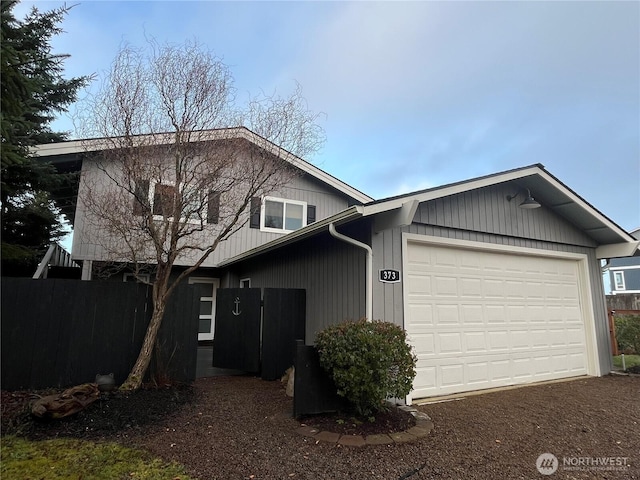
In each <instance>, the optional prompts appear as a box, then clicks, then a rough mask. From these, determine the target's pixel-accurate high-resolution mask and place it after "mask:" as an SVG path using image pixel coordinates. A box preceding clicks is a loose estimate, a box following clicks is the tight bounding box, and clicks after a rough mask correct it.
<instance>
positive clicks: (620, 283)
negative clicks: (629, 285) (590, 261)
mask: <svg viewBox="0 0 640 480" xmlns="http://www.w3.org/2000/svg"><path fill="white" fill-rule="evenodd" d="M613 283H614V285H615V289H616V290H624V289H625V285H624V272H619V271H614V272H613Z"/></svg>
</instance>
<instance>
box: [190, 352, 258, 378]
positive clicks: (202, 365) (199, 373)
mask: <svg viewBox="0 0 640 480" xmlns="http://www.w3.org/2000/svg"><path fill="white" fill-rule="evenodd" d="M212 363H213V346H211V345H207V346H202V347H201V346H199V347H198V361H197V365H196V378H202V377H218V376H221V375H244V374H245V373H246V372H243V371H241V370H230V369H227V368H216V367H212V366H211V364H212Z"/></svg>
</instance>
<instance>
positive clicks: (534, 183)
mask: <svg viewBox="0 0 640 480" xmlns="http://www.w3.org/2000/svg"><path fill="white" fill-rule="evenodd" d="M532 195H533V196H535V199H534V198H533V197H532ZM336 233H337V234H338V235H335V234H336ZM639 243H640V242H638V241H637V240H635V239H634V238H633V237H632V236H631V235H630V234H629V233H627V232H625V231H624V230H623V229H622V228H620V227H619V226H617V225H616V224H615V223H613V222H612V221H611V220H609V219H608V218H607V217H605V216H604V215H602V214H601V213H600V212H599V211H598V210H596V209H595V208H593V207H592V206H591V205H590V204H589V203H587V202H586V201H585V200H584V199H582V198H581V197H580V196H578V195H577V194H576V193H575V192H573V191H572V190H571V189H570V188H568V187H567V186H566V185H564V184H563V183H562V182H560V181H559V180H558V179H557V178H555V177H554V176H553V175H551V174H550V173H549V172H547V171H546V170H545V169H544V167H543V166H542V165H532V166H529V167H523V168H519V169H514V170H510V171H506V172H502V173H497V174H494V175H487V176H485V177H479V178H475V179H471V180H468V181H464V182H458V183H454V184H450V185H444V186H441V187H436V188H431V189H427V190H423V191H420V192H414V193H410V194H407V195H400V196H397V197H392V198H388V199H383V200H378V201H374V202H370V203H367V204H364V205H354V206H352V207H350V208H349V209H346V210H344V211H343V212H341V213H339V214H336V215H334V216H332V217H329V218H325V219H321V220H319V221H317V222H316V223H315V224H313V225H310V226H308V227H305V228H303V229H300V230H298V231H296V232H293V233H291V234H289V235H286V236H284V237H282V238H281V239H279V240H277V241H274V242H272V243H270V244H267V245H264V246H262V247H260V248H258V249H255V250H252V251H250V252H247V253H246V254H243V255H241V256H239V257H236V258H234V259H231V260H230V261H228V262H227V263H226V264H224V265H222V266H223V267H229V269H230V270H229V276H230V278H238V279H239V278H251V285H252V286H262V287H273V288H304V289H306V291H307V311H306V317H307V318H306V327H307V328H306V332H307V333H306V343H307V344H313V343H314V341H315V334H316V332H318V331H319V330H322V329H323V328H324V327H326V326H328V325H330V324H333V323H338V322H341V321H344V320H346V319H358V318H363V317H369V316H370V317H371V318H372V319H374V320H385V321H389V322H393V323H395V324H397V325H400V326H402V327H403V328H404V329H405V330H406V331H407V333H408V337H409V342H410V343H411V345H412V346H413V347H414V350H415V353H416V355H417V357H418V363H417V376H416V378H415V380H414V384H413V391H412V392H411V394H410V395H409V397H408V398H407V401H408V402H412V401H413V400H416V399H420V398H426V397H433V396H439V395H448V394H453V393H463V392H469V391H473V390H482V389H487V388H494V387H502V386H507V385H522V384H528V383H534V382H539V381H546V380H554V379H562V378H569V377H576V376H581V375H594V376H598V375H605V374H607V373H609V371H610V370H611V368H612V364H611V352H610V341H609V328H608V323H607V316H606V304H605V296H604V286H603V282H602V276H601V265H600V262H601V261H603V260H606V259H608V258H616V257H625V256H632V255H634V254H635V253H636V252H637V251H638V245H639ZM367 312H372V313H371V315H368V314H367Z"/></svg>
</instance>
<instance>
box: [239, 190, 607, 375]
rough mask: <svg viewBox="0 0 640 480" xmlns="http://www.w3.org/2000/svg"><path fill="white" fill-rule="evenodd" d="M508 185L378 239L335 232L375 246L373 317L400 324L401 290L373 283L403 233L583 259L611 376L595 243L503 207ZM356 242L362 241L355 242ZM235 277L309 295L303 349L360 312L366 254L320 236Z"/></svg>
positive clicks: (426, 211)
mask: <svg viewBox="0 0 640 480" xmlns="http://www.w3.org/2000/svg"><path fill="white" fill-rule="evenodd" d="M512 193H513V189H512V188H510V187H508V186H503V185H496V186H493V187H487V188H484V189H479V190H475V191H470V192H465V193H462V194H459V195H453V196H450V197H447V198H442V199H437V200H433V201H428V202H424V203H422V204H421V205H420V206H419V208H418V210H417V212H416V215H415V217H414V221H413V223H412V224H411V225H410V226H407V227H402V228H394V229H389V230H385V231H382V232H379V233H375V232H374V231H373V229H372V224H371V221H369V220H360V221H358V222H352V223H351V224H349V225H348V226H343V227H339V228H338V230H339V231H341V232H342V233H345V234H346V235H349V236H352V237H355V238H357V239H358V240H360V241H364V242H365V243H368V244H370V245H371V246H372V248H373V252H374V258H373V263H374V264H373V275H374V282H373V318H374V319H376V320H378V319H379V320H386V321H391V322H394V323H396V324H398V325H401V326H403V325H404V315H403V313H404V303H403V283H395V284H387V283H382V282H380V281H378V272H379V270H380V269H383V268H392V269H396V270H400V271H402V268H403V262H402V260H403V259H402V233H403V232H407V233H414V234H420V235H429V236H435V237H442V238H451V239H457V240H467V241H475V242H483V243H488V244H495V245H507V246H515V247H526V248H533V249H539V250H548V251H554V252H569V253H578V254H584V255H586V256H587V259H588V260H587V261H588V266H589V279H588V280H589V285H590V289H591V292H590V293H591V299H592V302H593V305H592V309H593V313H594V316H595V323H596V336H597V339H596V342H597V347H598V351H599V354H600V357H599V359H598V362H599V365H600V369H601V372H602V373H607V372H609V371H610V369H611V359H610V357H609V329H608V324H607V318H606V306H605V299H604V290H603V284H602V278H601V275H600V264H599V261H598V260H597V258H596V256H595V247H596V246H597V245H596V243H595V242H594V241H593V239H591V238H590V237H589V236H587V235H586V234H584V233H583V232H582V231H580V230H578V229H576V228H574V227H573V226H571V225H570V224H568V223H567V222H566V221H565V220H564V219H563V218H561V217H558V216H557V215H555V214H554V213H553V212H552V211H550V210H548V209H545V208H544V207H542V208H539V209H535V210H523V209H520V208H518V203H519V201H518V199H516V200H514V201H512V202H507V201H506V199H505V197H506V195H508V194H512ZM358 237H359V238H358ZM232 271H233V277H234V278H245V277H251V282H252V286H254V287H267V286H268V287H283V288H305V289H307V338H306V341H307V343H310V342H313V341H314V339H315V334H316V332H317V331H318V330H320V329H322V328H323V327H325V326H328V325H330V324H332V323H336V322H340V321H342V320H344V319H356V318H359V317H361V316H362V315H364V311H365V298H364V290H365V283H364V282H365V278H364V275H365V254H364V252H362V250H360V249H358V248H357V247H353V246H351V245H347V244H345V243H343V242H340V241H338V240H336V239H334V238H332V237H330V236H329V235H328V233H326V232H325V233H322V234H320V235H317V236H316V237H314V238H312V239H309V240H305V241H302V242H299V243H297V244H294V245H290V246H287V247H283V248H280V249H278V250H276V251H273V252H270V253H267V254H263V255H262V256H260V257H259V258H258V259H254V260H249V261H245V262H243V263H241V264H238V265H234V266H233V267H232Z"/></svg>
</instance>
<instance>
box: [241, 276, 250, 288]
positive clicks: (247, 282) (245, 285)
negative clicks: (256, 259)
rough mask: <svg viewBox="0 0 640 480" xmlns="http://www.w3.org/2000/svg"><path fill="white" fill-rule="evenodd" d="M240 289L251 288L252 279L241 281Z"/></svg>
mask: <svg viewBox="0 0 640 480" xmlns="http://www.w3.org/2000/svg"><path fill="white" fill-rule="evenodd" d="M240 288H251V279H250V278H241V279H240Z"/></svg>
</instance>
